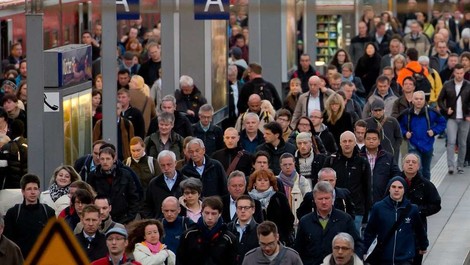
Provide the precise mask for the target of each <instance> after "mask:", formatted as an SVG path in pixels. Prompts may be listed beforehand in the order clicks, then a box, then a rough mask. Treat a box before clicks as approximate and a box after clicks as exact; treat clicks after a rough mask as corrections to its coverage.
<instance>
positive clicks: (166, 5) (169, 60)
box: [160, 0, 180, 96]
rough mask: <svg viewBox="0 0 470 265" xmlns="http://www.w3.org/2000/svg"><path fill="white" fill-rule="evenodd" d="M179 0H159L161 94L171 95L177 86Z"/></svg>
mask: <svg viewBox="0 0 470 265" xmlns="http://www.w3.org/2000/svg"><path fill="white" fill-rule="evenodd" d="M179 6H180V5H179V0H176V1H175V0H161V1H160V10H161V13H160V15H161V21H162V32H161V34H162V49H161V51H162V95H163V96H165V95H173V94H174V92H175V89H176V88H179V76H180V56H179V55H180V53H179V43H180V34H179V32H180V27H179V24H180V23H179V19H180V16H179Z"/></svg>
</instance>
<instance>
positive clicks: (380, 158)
mask: <svg viewBox="0 0 470 265" xmlns="http://www.w3.org/2000/svg"><path fill="white" fill-rule="evenodd" d="M360 155H361V156H362V157H364V158H366V159H368V158H367V152H366V147H365V146H364V147H362V149H361V153H360ZM400 174H401V172H400V168H399V167H398V165H397V164H396V163H395V162H394V160H393V155H392V154H390V153H389V152H387V151H386V150H384V149H383V148H382V146H380V145H379V150H378V151H377V157H376V158H375V166H374V170H373V171H372V203H375V202H377V201H380V200H382V199H383V198H384V197H385V195H386V192H387V184H388V181H389V180H390V179H391V178H393V177H395V176H399V175H400Z"/></svg>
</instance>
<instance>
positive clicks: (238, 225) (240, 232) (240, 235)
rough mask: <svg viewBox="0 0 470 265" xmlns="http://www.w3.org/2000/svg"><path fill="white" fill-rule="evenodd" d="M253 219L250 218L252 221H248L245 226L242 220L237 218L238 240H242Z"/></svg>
mask: <svg viewBox="0 0 470 265" xmlns="http://www.w3.org/2000/svg"><path fill="white" fill-rule="evenodd" d="M252 219H253V218H252ZM252 219H250V221H248V222H247V223H246V224H245V225H244V226H242V225H241V224H240V220H237V223H236V224H235V228H236V229H237V232H238V242H240V241H242V237H243V233H245V230H246V227H247V226H248V225H249V224H250V222H251V220H252Z"/></svg>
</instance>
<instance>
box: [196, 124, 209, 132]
mask: <svg viewBox="0 0 470 265" xmlns="http://www.w3.org/2000/svg"><path fill="white" fill-rule="evenodd" d="M199 125H201V128H202V130H203V131H204V132H207V131H208V130H209V128H210V127H211V124H210V123H209V126H207V127H204V125H202V123H201V122H199Z"/></svg>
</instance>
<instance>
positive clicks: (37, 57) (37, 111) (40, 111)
mask: <svg viewBox="0 0 470 265" xmlns="http://www.w3.org/2000/svg"><path fill="white" fill-rule="evenodd" d="M33 12H34V11H33ZM26 33H27V38H26V47H27V48H28V50H27V54H26V55H27V58H28V64H27V68H28V69H27V70H28V79H27V83H28V113H27V115H26V116H27V126H28V137H27V138H28V158H29V159H28V173H32V174H37V175H38V176H39V177H40V178H41V183H42V184H43V185H42V189H44V188H45V187H46V188H47V186H48V185H47V183H49V176H50V174H49V172H44V161H45V155H46V149H45V146H44V137H45V136H44V127H43V126H44V125H43V124H44V122H43V121H44V100H43V99H44V47H43V43H44V34H43V14H26ZM53 74H56V73H53ZM48 137H54V136H52V135H49V136H48ZM59 140H60V139H59ZM48 151H49V152H54V150H48Z"/></svg>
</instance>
